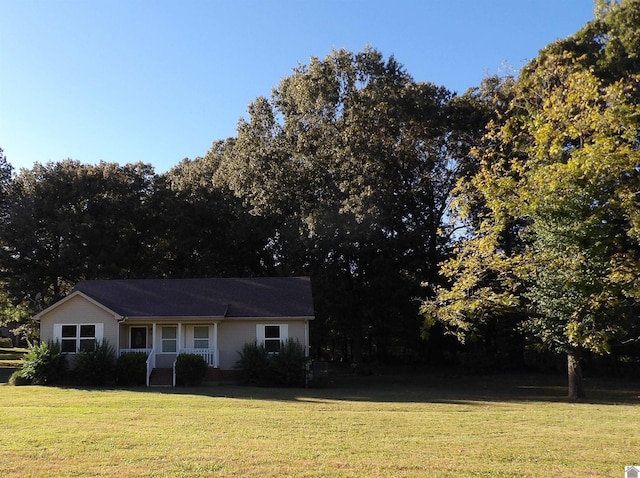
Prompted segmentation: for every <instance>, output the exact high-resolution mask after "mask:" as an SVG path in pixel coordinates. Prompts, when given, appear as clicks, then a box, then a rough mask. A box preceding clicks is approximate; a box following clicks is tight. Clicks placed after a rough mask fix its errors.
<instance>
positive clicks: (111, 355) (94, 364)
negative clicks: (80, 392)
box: [73, 340, 116, 385]
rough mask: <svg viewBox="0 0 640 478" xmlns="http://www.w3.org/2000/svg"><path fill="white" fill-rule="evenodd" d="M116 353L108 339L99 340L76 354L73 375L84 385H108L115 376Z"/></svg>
mask: <svg viewBox="0 0 640 478" xmlns="http://www.w3.org/2000/svg"><path fill="white" fill-rule="evenodd" d="M115 363H116V353H115V349H114V348H113V346H111V345H110V344H109V342H108V341H106V340H104V341H102V342H98V343H96V344H95V345H93V346H92V347H86V348H83V349H82V350H80V351H79V352H78V353H76V354H75V356H74V358H73V375H74V378H75V381H77V382H78V383H80V384H83V385H106V384H108V383H112V382H113V380H114V378H115Z"/></svg>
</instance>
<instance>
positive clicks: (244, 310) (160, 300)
mask: <svg viewBox="0 0 640 478" xmlns="http://www.w3.org/2000/svg"><path fill="white" fill-rule="evenodd" d="M313 318H314V310H313V300H312V294H311V281H310V279H309V278H308V277H261V278H244V279H243V278H233V279H221V278H217V279H140V280H90V281H82V282H79V283H78V284H77V285H76V286H75V288H74V289H73V290H72V292H71V293H70V294H69V295H68V296H66V297H65V298H63V299H62V300H60V301H58V302H56V303H55V304H53V305H52V306H50V307H48V308H47V309H45V310H43V311H41V312H40V313H38V314H37V315H36V316H35V317H34V319H36V320H37V321H39V322H40V338H41V340H42V341H60V343H61V345H62V350H63V352H65V353H69V354H73V353H76V352H78V351H79V350H80V349H82V347H84V346H86V345H87V344H95V343H96V342H99V341H103V340H105V341H108V343H109V344H111V345H112V346H113V347H115V349H116V350H117V351H118V353H119V354H121V353H123V352H131V351H138V352H144V353H146V354H147V356H148V360H147V385H148V384H149V377H150V376H151V373H152V372H153V370H154V369H156V368H157V369H166V368H171V367H173V364H174V362H175V360H176V357H177V355H178V354H179V353H192V354H198V355H201V356H202V357H204V359H205V360H206V361H207V363H208V364H209V366H210V367H212V368H215V369H219V370H232V369H233V368H234V366H235V364H236V362H237V360H238V359H239V355H238V352H239V351H241V350H242V347H243V346H244V344H245V343H248V342H255V341H257V342H258V343H261V344H264V346H265V347H266V348H267V350H268V351H270V352H277V351H278V349H279V347H280V343H281V341H284V340H286V339H289V338H292V339H295V340H298V341H299V342H300V343H301V344H302V345H303V346H304V348H305V350H306V352H307V354H308V351H309V321H310V320H313Z"/></svg>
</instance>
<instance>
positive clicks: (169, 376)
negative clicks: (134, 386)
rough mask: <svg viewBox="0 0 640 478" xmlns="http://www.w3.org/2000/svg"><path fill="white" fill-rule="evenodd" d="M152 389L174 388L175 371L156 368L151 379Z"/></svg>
mask: <svg viewBox="0 0 640 478" xmlns="http://www.w3.org/2000/svg"><path fill="white" fill-rule="evenodd" d="M149 386H150V387H172V386H173V369H170V368H154V369H153V370H152V371H151V377H149Z"/></svg>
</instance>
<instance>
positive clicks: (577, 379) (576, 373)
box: [567, 352, 586, 400]
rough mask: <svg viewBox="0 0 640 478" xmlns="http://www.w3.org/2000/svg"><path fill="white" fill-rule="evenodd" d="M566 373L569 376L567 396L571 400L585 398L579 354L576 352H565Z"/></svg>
mask: <svg viewBox="0 0 640 478" xmlns="http://www.w3.org/2000/svg"><path fill="white" fill-rule="evenodd" d="M567 373H568V378H569V393H568V394H567V396H568V397H569V398H570V399H571V400H577V399H579V398H585V397H586V395H585V393H584V387H583V384H582V365H581V363H580V356H579V355H578V354H577V353H576V352H569V353H568V354H567Z"/></svg>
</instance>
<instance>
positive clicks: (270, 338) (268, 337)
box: [264, 325, 280, 353]
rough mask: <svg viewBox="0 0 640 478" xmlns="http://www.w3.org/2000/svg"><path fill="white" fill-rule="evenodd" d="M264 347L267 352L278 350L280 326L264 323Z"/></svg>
mask: <svg viewBox="0 0 640 478" xmlns="http://www.w3.org/2000/svg"><path fill="white" fill-rule="evenodd" d="M264 348H265V349H267V352H270V353H276V352H280V326H279V325H266V326H265V327H264Z"/></svg>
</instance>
